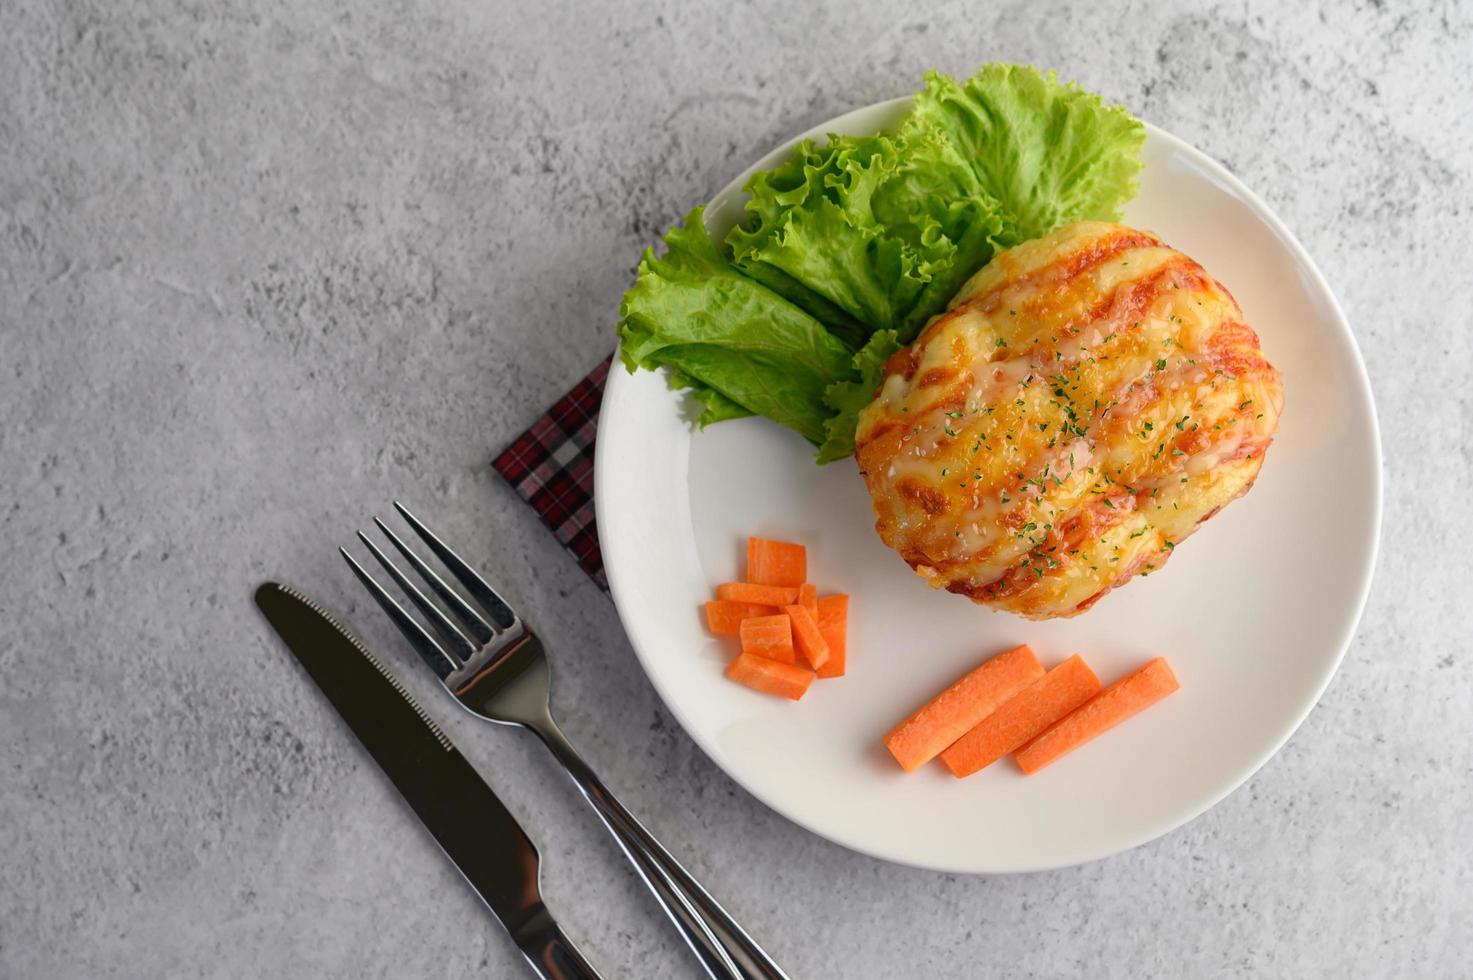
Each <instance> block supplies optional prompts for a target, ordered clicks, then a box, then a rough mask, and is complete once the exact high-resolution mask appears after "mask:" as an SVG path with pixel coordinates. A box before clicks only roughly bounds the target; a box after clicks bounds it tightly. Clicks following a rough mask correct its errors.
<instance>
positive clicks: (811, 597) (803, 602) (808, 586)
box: [798, 582, 818, 623]
mask: <svg viewBox="0 0 1473 980" xmlns="http://www.w3.org/2000/svg"><path fill="white" fill-rule="evenodd" d="M798 605H800V606H802V607H803V608H804V609H807V610H808V615H810V616H812V617H813V621H814V622H815V623H816V622H818V586H816V585H814V584H813V583H812V582H804V583H803V584H802V585H800V586H798Z"/></svg>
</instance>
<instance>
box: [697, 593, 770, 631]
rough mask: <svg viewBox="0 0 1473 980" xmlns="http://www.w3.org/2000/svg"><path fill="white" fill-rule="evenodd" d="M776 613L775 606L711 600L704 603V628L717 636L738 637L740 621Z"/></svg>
mask: <svg viewBox="0 0 1473 980" xmlns="http://www.w3.org/2000/svg"><path fill="white" fill-rule="evenodd" d="M776 613H777V607H776V606H762V605H758V604H756V603H753V602H730V601H727V600H724V599H713V600H712V601H710V602H708V603H706V628H707V629H708V630H710V631H711V632H712V633H714V634H716V635H717V636H738V635H740V633H741V625H742V620H744V619H750V618H751V617H753V616H772V615H774V614H776Z"/></svg>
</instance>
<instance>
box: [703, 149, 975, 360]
mask: <svg viewBox="0 0 1473 980" xmlns="http://www.w3.org/2000/svg"><path fill="white" fill-rule="evenodd" d="M747 190H748V192H749V193H750V195H751V199H750V201H749V202H748V204H747V208H746V216H745V218H744V221H743V223H742V224H741V225H740V226H738V227H736V228H734V229H732V231H731V233H730V234H729V235H728V236H727V238H726V244H727V245H728V247H729V248H730V249H731V254H732V258H733V261H734V262H735V264H736V265H737V266H738V268H741V269H742V270H743V271H745V272H747V273H748V274H749V275H751V276H753V277H754V278H757V279H760V280H762V281H763V282H766V283H768V284H769V285H771V286H772V288H773V289H775V290H777V291H778V292H780V293H782V294H783V295H784V296H786V297H788V298H789V299H791V300H792V301H793V302H794V303H796V304H798V305H799V306H802V307H803V308H804V309H806V310H808V311H809V312H810V313H812V314H813V315H814V316H815V317H817V318H818V319H820V320H822V321H823V322H824V323H825V324H826V325H827V326H828V327H829V329H830V330H831V331H832V332H833V333H835V334H836V335H837V336H839V337H841V338H842V339H843V340H844V341H845V342H846V343H848V344H849V345H850V346H852V347H856V348H857V347H859V346H861V345H862V344H863V343H864V342H865V341H866V340H867V339H868V337H869V335H870V334H872V333H873V332H874V331H876V330H895V331H897V332H898V333H899V334H900V335H901V336H902V337H905V338H907V339H908V338H909V337H911V336H914V335H915V333H916V332H917V331H918V330H919V329H920V326H921V325H922V324H923V323H924V322H925V320H926V319H928V318H929V317H930V316H932V315H933V314H934V313H936V312H938V311H939V310H941V309H942V308H943V307H944V306H945V304H946V301H947V300H948V299H949V298H950V296H951V293H952V292H954V291H955V288H956V286H958V285H960V283H961V281H964V280H965V278H966V276H967V275H970V274H971V273H972V272H975V271H976V270H977V269H978V268H980V267H981V266H982V264H983V263H985V262H986V261H987V259H988V258H990V257H991V255H992V252H993V246H992V243H991V241H990V239H991V237H992V235H994V234H996V233H997V232H999V231H1000V230H1001V228H1002V220H1001V217H1000V216H999V215H998V214H997V207H996V202H995V201H993V200H992V199H991V198H989V197H987V195H986V194H985V193H983V191H982V188H981V184H980V182H979V181H978V180H977V177H976V175H975V173H974V172H973V171H972V169H971V168H970V167H969V166H968V164H967V161H966V160H965V159H963V158H962V157H961V156H960V154H959V153H958V152H957V151H956V149H955V148H954V147H953V145H952V144H951V143H950V142H948V140H947V139H946V137H945V134H943V133H942V132H941V131H940V130H927V129H925V128H924V127H920V128H918V129H917V131H916V133H915V134H913V135H911V136H909V137H907V138H904V139H902V138H896V137H891V136H885V135H880V136H863V137H852V136H830V137H829V141H828V143H827V144H826V145H824V146H823V147H819V146H818V145H817V144H815V143H813V142H812V141H805V142H803V143H801V144H800V145H799V146H798V149H797V151H796V152H795V153H794V155H793V157H792V158H791V159H790V160H788V161H787V162H786V163H784V164H783V165H782V166H780V167H777V168H775V169H774V170H770V171H766V172H764V173H759V174H756V175H755V176H753V178H752V179H751V180H750V181H749V182H748V184H747ZM963 272H965V274H962V273H963Z"/></svg>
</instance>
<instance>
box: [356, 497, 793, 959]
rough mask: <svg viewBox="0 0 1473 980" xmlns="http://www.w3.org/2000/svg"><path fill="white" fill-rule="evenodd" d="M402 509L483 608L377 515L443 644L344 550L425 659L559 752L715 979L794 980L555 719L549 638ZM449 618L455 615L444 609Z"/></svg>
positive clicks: (476, 702)
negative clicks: (605, 778) (545, 644)
mask: <svg viewBox="0 0 1473 980" xmlns="http://www.w3.org/2000/svg"><path fill="white" fill-rule="evenodd" d="M394 508H395V509H396V510H398V511H399V514H400V516H402V517H403V518H404V520H405V521H406V522H407V523H408V524H409V526H410V527H411V528H412V529H413V530H414V533H415V534H417V535H418V536H419V537H420V538H421V539H422V540H423V541H424V543H425V544H426V545H427V546H428V547H429V549H430V551H432V552H434V554H435V557H436V558H438V559H439V561H440V563H441V564H442V565H443V566H444V567H445V568H446V569H448V570H449V571H450V574H451V575H452V576H453V577H454V578H455V579H456V581H458V582H459V583H460V584H461V586H462V587H463V588H464V589H465V591H466V593H467V594H469V596H470V597H471V599H472V600H474V602H468V601H466V599H464V598H463V597H462V596H461V595H460V593H459V592H457V591H456V590H455V589H454V588H453V587H452V586H451V585H449V584H448V583H447V582H446V581H445V580H444V579H443V578H441V577H440V575H439V574H437V573H436V572H435V571H434V569H432V568H431V567H430V566H429V565H428V564H427V563H426V562H425V560H424V559H422V558H421V557H420V556H419V555H417V554H416V553H415V552H414V551H413V550H412V549H411V548H410V547H409V545H407V544H406V543H405V542H404V541H403V539H401V538H400V537H399V535H397V534H395V533H394V532H393V531H392V530H390V528H389V526H388V525H387V524H385V523H384V522H383V521H381V520H379V519H378V518H377V517H375V518H374V519H373V522H374V524H376V525H377V526H378V529H379V531H381V532H382V533H383V535H384V536H385V537H386V538H387V539H388V540H389V543H390V544H392V545H393V546H394V548H395V550H397V551H398V552H399V554H401V555H402V556H403V557H404V560H405V561H406V562H408V563H409V565H410V567H411V568H413V569H414V571H415V573H416V574H418V576H419V577H420V578H421V579H422V580H423V581H424V583H425V584H426V585H427V586H429V589H430V591H431V592H433V593H434V594H435V596H436V598H438V599H439V600H440V602H441V603H443V605H444V609H442V608H441V606H440V605H439V604H437V603H436V602H435V601H434V600H432V599H431V598H429V597H428V596H426V595H425V594H424V592H422V591H421V590H420V589H419V588H418V587H417V586H416V585H415V584H414V583H413V582H412V581H411V580H410V578H409V576H408V575H406V574H405V573H404V572H403V571H401V570H400V569H399V567H398V566H397V565H395V564H394V562H393V561H391V560H390V558H389V556H388V555H386V554H384V552H383V551H381V550H380V549H379V548H378V546H377V545H375V544H374V543H373V541H372V540H371V539H370V538H369V537H368V535H366V534H364V533H363V532H362V531H359V532H358V537H359V539H360V540H361V541H362V542H363V544H364V546H366V547H367V548H368V551H369V553H370V554H372V555H373V557H374V558H375V559H376V560H377V561H378V563H379V564H380V565H382V566H383V567H384V570H385V571H386V572H388V573H389V576H390V577H391V578H393V580H394V582H395V583H397V584H398V586H399V588H400V589H402V590H403V592H404V594H405V595H406V596H408V597H409V601H410V602H411V603H412V604H413V605H414V607H415V608H416V609H418V610H419V612H420V613H421V615H423V616H424V618H425V619H426V620H428V621H429V623H430V625H431V626H432V627H433V628H434V630H435V633H437V634H439V636H440V639H439V640H437V639H436V638H435V636H433V635H431V633H430V632H429V631H428V630H426V629H425V628H424V627H423V626H421V625H420V623H419V621H418V620H416V619H415V618H414V617H413V616H411V615H410V614H409V612H407V611H406V610H405V609H404V608H403V607H402V606H401V605H400V604H399V602H398V601H397V600H396V599H394V597H393V596H392V595H390V594H389V592H388V591H387V590H386V589H385V588H384V587H383V586H381V585H380V584H379V583H378V582H377V581H375V580H374V578H373V577H372V576H371V575H369V574H368V572H367V571H366V570H365V569H364V568H363V566H362V565H360V564H359V563H358V562H357V561H355V560H354V558H353V556H352V555H350V554H349V553H348V552H347V551H346V550H345V549H342V548H339V549H338V550H339V551H341V552H342V555H343V558H344V559H345V560H346V561H347V562H348V566H349V567H350V568H352V570H353V574H354V575H356V576H358V580H359V581H361V582H362V583H363V585H364V587H365V588H367V589H368V591H369V592H370V593H371V594H372V595H373V597H374V599H376V600H377V601H378V604H379V605H380V606H382V607H383V610H384V612H386V613H388V615H389V618H390V619H392V620H393V621H394V625H395V626H397V627H398V628H399V631H400V632H402V633H403V634H404V636H405V638H406V639H408V640H409V643H410V645H411V646H412V647H414V650H415V652H416V653H418V654H419V655H420V657H421V658H423V659H424V661H425V663H427V664H429V665H430V669H431V670H433V671H434V672H435V675H436V676H437V677H439V678H440V683H441V684H443V685H444V686H445V689H446V690H448V691H449V692H450V693H451V694H453V695H454V696H455V699H456V700H457V701H459V702H460V703H461V704H462V705H463V706H464V707H466V708H467V709H469V710H470V711H471V713H473V714H476V715H479V716H480V717H482V718H484V719H486V720H487V721H493V722H497V723H499V724H503V725H520V726H522V727H523V728H529V729H531V730H532V731H533V732H534V733H536V735H537V736H538V737H539V738H540V739H542V741H543V743H544V744H545V745H546V746H547V747H548V748H549V749H551V750H552V754H553V755H554V756H556V757H557V760H558V761H559V762H560V763H562V766H563V768H564V769H565V770H567V773H568V775H569V776H571V777H572V778H573V782H574V783H576V784H577V786H578V789H579V790H581V791H582V793H583V795H584V797H586V798H587V800H588V802H589V803H590V804H592V805H593V808H594V810H595V811H596V812H597V813H598V815H599V817H600V818H601V819H602V820H603V823H604V826H605V827H607V828H608V830H609V833H611V834H613V835H614V839H615V840H617V841H618V842H619V846H620V847H621V848H623V850H624V853H625V855H627V856H628V858H629V860H630V861H631V862H633V864H634V866H635V868H636V869H637V870H638V871H639V874H640V877H641V878H643V879H644V882H645V884H646V885H648V886H649V888H650V891H652V892H654V893H655V897H656V898H657V899H659V902H660V905H661V906H662V907H663V908H664V910H665V912H666V914H667V915H669V916H670V920H671V921H672V922H674V923H675V927H676V928H677V929H679V930H680V933H681V935H682V936H683V937H684V938H685V941H686V942H687V943H689V944H690V948H691V950H692V951H693V952H694V953H695V954H696V956H697V958H699V959H700V961H701V965H702V966H704V967H705V968H706V972H707V973H709V974H710V975H711V976H712V977H715V978H717V980H728V978H730V980H759V978H760V980H786V978H787V975H786V974H784V973H783V971H782V969H781V968H780V967H779V966H778V965H777V964H776V963H775V962H773V960H772V958H771V957H770V956H768V955H767V953H766V952H764V951H763V949H762V947H760V946H758V945H757V943H756V942H755V941H753V939H752V937H751V936H749V935H747V933H746V931H745V930H743V929H742V927H741V926H739V925H737V923H736V921H735V920H734V919H732V917H731V916H730V915H729V914H727V912H726V910H725V909H723V908H722V907H721V905H720V904H719V903H718V902H717V901H716V900H715V899H714V898H712V897H711V896H710V894H709V893H708V892H707V891H706V890H705V889H704V888H702V887H701V885H700V883H699V882H697V881H696V880H695V879H694V878H693V877H691V875H690V872H688V871H686V870H685V868H683V867H681V865H680V862H679V861H677V860H675V858H673V857H671V856H670V852H669V851H667V850H665V848H664V847H663V846H661V844H660V842H659V841H657V840H655V838H654V836H653V835H652V834H650V832H649V831H648V830H646V829H645V828H644V826H643V825H641V824H640V822H639V821H638V820H636V819H635V818H634V816H633V815H632V814H631V813H630V812H629V811H628V810H626V809H625V808H624V805H623V804H621V803H620V802H619V801H618V800H617V799H616V798H615V797H614V794H613V793H610V792H609V790H608V788H607V787H606V786H604V784H603V783H602V782H601V781H600V780H599V778H598V776H597V775H595V774H594V772H593V770H592V769H591V768H589V766H588V763H587V762H585V761H583V757H582V756H581V755H579V754H578V752H577V750H575V749H574V748H573V745H572V743H571V742H569V741H568V739H567V736H565V735H564V734H563V732H562V729H560V728H559V727H558V725H557V722H556V721H554V720H553V717H552V709H551V706H550V704H549V700H548V690H549V687H550V673H551V672H550V668H549V665H548V662H547V654H546V651H545V650H544V649H543V646H542V641H541V640H539V639H538V638H537V636H536V634H535V633H533V632H532V630H531V629H530V628H528V627H527V625H526V623H524V622H523V621H522V619H521V617H520V616H518V615H517V614H516V612H515V611H514V610H513V609H512V608H511V607H510V606H509V605H507V603H506V600H504V599H502V598H501V596H500V595H498V594H497V592H496V590H495V589H493V588H492V587H491V586H490V585H489V584H487V582H486V580H485V579H483V578H482V577H481V576H480V575H479V574H478V573H477V572H476V571H475V569H473V568H472V567H471V566H470V565H468V564H467V563H466V562H465V561H464V560H463V559H462V558H461V557H460V556H459V555H457V554H456V553H455V552H454V551H452V550H451V549H450V547H449V546H447V545H446V544H445V542H444V541H442V540H441V539H440V538H439V537H438V536H436V535H435V534H434V532H432V531H431V530H430V529H429V528H427V527H425V525H424V524H423V523H422V522H421V521H420V520H419V519H418V518H417V517H415V516H414V515H413V514H411V513H410V512H409V510H408V509H407V508H406V507H405V506H404V505H403V504H401V503H399V502H398V501H395V502H394ZM446 609H448V610H449V611H450V613H449V615H447V614H446V612H445V610H446Z"/></svg>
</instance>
